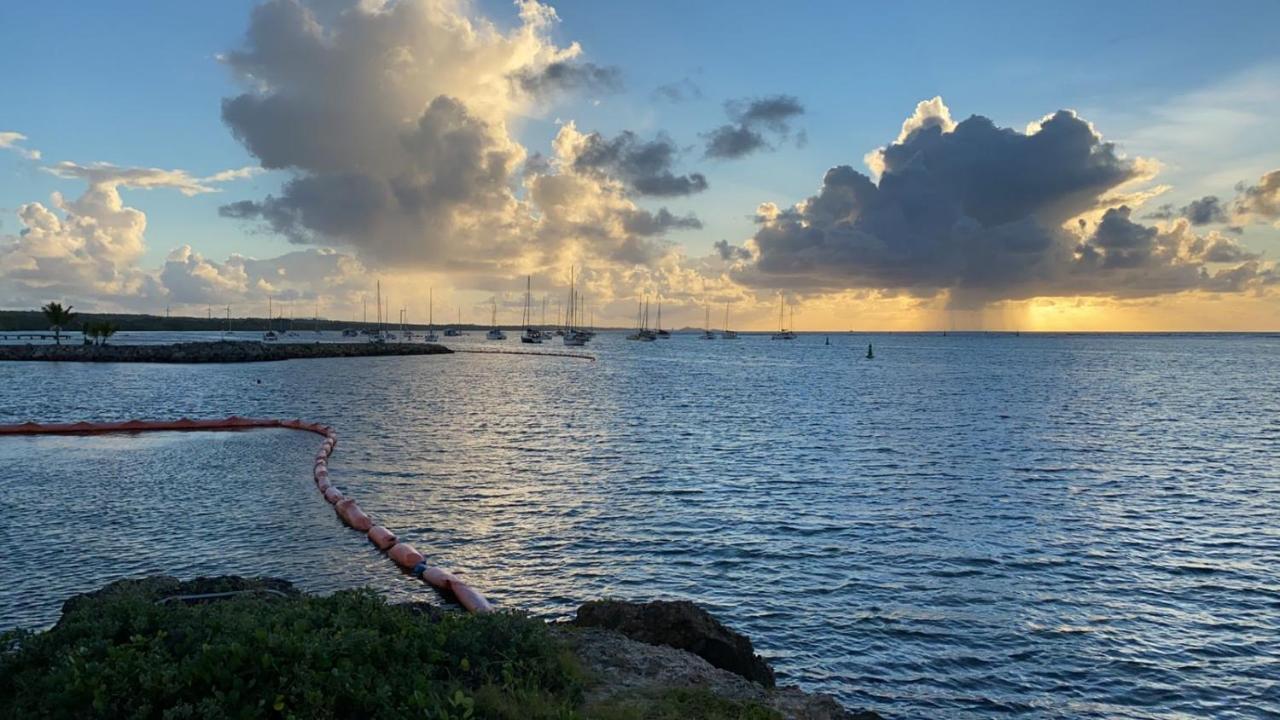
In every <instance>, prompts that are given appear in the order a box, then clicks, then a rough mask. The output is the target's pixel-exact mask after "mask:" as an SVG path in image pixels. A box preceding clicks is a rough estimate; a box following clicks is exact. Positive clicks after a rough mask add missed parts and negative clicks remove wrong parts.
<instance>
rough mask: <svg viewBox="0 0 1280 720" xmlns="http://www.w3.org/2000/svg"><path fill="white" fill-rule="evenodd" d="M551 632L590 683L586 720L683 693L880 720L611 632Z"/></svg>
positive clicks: (834, 717) (797, 716) (794, 718)
mask: <svg viewBox="0 0 1280 720" xmlns="http://www.w3.org/2000/svg"><path fill="white" fill-rule="evenodd" d="M553 632H555V633H556V635H557V636H558V637H560V638H562V639H563V640H565V641H566V642H568V643H569V646H570V648H571V649H572V650H573V654H574V656H575V657H577V658H578V660H579V661H580V662H581V663H582V666H583V669H584V670H586V671H587V676H588V677H590V678H592V679H593V682H592V683H590V684H589V685H588V686H587V688H586V692H585V698H584V700H585V707H586V713H585V716H586V717H591V716H592V712H591V710H592V708H596V707H600V706H602V705H603V706H609V705H611V704H616V700H617V699H623V700H626V701H628V702H629V704H630V705H632V706H633V707H643V706H644V705H645V703H646V698H648V697H652V696H655V695H660V694H662V693H663V692H666V691H670V690H673V689H676V688H687V689H697V690H705V691H708V692H710V693H712V694H714V695H715V696H716V697H720V698H725V699H727V700H733V701H738V702H750V703H755V704H757V705H763V706H764V707H766V708H770V709H772V710H773V711H775V712H777V713H779V714H780V715H781V716H782V717H784V718H787V720H883V718H881V716H880V715H878V714H877V713H875V712H873V711H870V710H848V709H846V708H844V707H843V706H841V705H840V703H839V702H837V701H836V699H835V698H833V697H831V696H830V695H822V694H819V693H806V692H804V691H802V690H800V689H799V688H794V687H783V688H765V687H762V686H761V685H760V684H758V683H754V682H750V681H749V680H746V679H744V678H743V677H741V676H739V675H735V674H733V673H731V672H728V671H726V670H721V669H720V668H716V667H712V666H711V663H709V662H707V661H706V660H704V659H702V658H700V657H698V656H697V655H694V654H692V653H689V652H686V651H684V650H676V649H674V648H670V647H663V646H661V645H652V644H647V643H643V642H637V641H635V640H632V639H630V638H627V637H624V636H622V635H621V634H620V633H618V632H615V631H613V630H605V629H603V628H595V627H581V628H580V627H566V626H563V625H562V626H558V627H556V628H555V629H554V630H553ZM611 701H612V702H611ZM637 716H639V714H638V713H637ZM611 717H612V716H611ZM619 717H625V716H624V715H619ZM663 717H668V716H666V715H664V716H663ZM746 717H757V716H756V715H748V716H746Z"/></svg>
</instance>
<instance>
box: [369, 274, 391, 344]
mask: <svg viewBox="0 0 1280 720" xmlns="http://www.w3.org/2000/svg"><path fill="white" fill-rule="evenodd" d="M374 304H376V305H377V306H378V313H377V315H378V329H377V330H374V331H373V332H371V333H369V342H372V343H384V342H386V341H387V334H386V333H385V332H383V331H382V281H381V280H379V281H378V294H377V296H376V297H375V298H374Z"/></svg>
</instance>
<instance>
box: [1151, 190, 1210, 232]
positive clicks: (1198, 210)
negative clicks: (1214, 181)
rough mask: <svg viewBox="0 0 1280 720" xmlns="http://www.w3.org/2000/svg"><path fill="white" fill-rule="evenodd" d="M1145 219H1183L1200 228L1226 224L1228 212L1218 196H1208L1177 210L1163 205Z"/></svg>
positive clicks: (1171, 206)
mask: <svg viewBox="0 0 1280 720" xmlns="http://www.w3.org/2000/svg"><path fill="white" fill-rule="evenodd" d="M1145 217H1147V218H1150V219H1153V220H1173V219H1175V218H1183V219H1185V220H1186V221H1187V222H1189V223H1191V224H1192V225H1197V226H1199V225H1209V224H1212V223H1224V222H1226V221H1227V211H1226V208H1224V207H1223V206H1222V202H1221V201H1220V200H1218V197H1217V196H1216V195H1206V196H1204V197H1202V198H1200V199H1199V200H1192V201H1191V202H1189V203H1187V204H1186V205H1183V206H1182V207H1181V208H1177V209H1175V208H1174V206H1173V205H1170V204H1165V205H1161V206H1160V207H1159V208H1156V210H1155V212H1152V213H1149V214H1147V215H1146V216H1145Z"/></svg>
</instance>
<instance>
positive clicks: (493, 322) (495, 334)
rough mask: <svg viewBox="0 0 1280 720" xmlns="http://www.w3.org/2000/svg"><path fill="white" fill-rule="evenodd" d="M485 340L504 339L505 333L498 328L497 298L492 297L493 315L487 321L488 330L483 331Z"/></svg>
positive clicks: (505, 337)
mask: <svg viewBox="0 0 1280 720" xmlns="http://www.w3.org/2000/svg"><path fill="white" fill-rule="evenodd" d="M484 337H485V339H486V340H506V339H507V334H506V333H504V332H502V331H501V330H499V329H498V298H497V297H495V298H494V299H493V316H492V318H491V319H490V321H489V332H487V333H485V336H484Z"/></svg>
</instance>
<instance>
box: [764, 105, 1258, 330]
mask: <svg viewBox="0 0 1280 720" xmlns="http://www.w3.org/2000/svg"><path fill="white" fill-rule="evenodd" d="M944 111H945V108H944ZM948 120H949V119H948ZM947 126H948V123H941V122H940V123H922V124H920V126H919V127H916V128H914V129H912V130H910V131H909V133H908V134H907V136H906V137H905V138H903V139H902V141H901V142H900V143H894V144H891V145H889V146H888V147H887V148H885V149H884V151H883V153H882V154H881V155H880V157H881V158H882V159H883V162H884V171H883V173H882V175H881V179H880V182H879V184H876V183H875V182H873V181H872V180H871V178H870V177H868V176H867V175H865V174H863V173H861V172H858V171H857V170H854V169H853V168H852V167H849V166H847V165H842V166H838V167H835V168H832V169H831V170H829V171H827V173H826V176H825V177H824V178H823V181H822V187H821V189H820V190H819V192H818V194H817V195H814V196H813V197H810V198H808V199H807V200H806V201H804V202H802V203H799V204H797V205H796V206H795V207H793V208H790V209H786V210H781V211H778V212H776V213H768V214H762V215H761V216H759V217H758V218H757V219H758V221H759V222H760V223H761V225H760V227H759V229H758V230H757V232H756V234H755V237H754V244H755V247H756V251H757V254H756V262H755V263H753V264H752V265H750V266H747V267H746V268H744V269H743V270H742V271H741V272H740V276H739V277H740V279H741V280H743V281H744V282H748V283H751V284H755V285H759V286H766V287H787V286H791V287H807V288H814V289H836V288H847V287H875V288H887V289H898V290H906V291H910V292H914V293H918V294H924V295H931V294H935V293H938V292H941V291H950V293H951V299H952V302H954V303H958V304H970V305H978V304H983V303H986V302H991V301H996V300H1001V299H1016V298H1025V297H1033V296H1036V295H1052V294H1057V295H1063V294H1105V295H1127V296H1143V295H1152V294H1159V293H1166V292H1178V291H1182V290H1189V289H1195V288H1201V289H1211V288H1213V287H1220V286H1221V283H1216V284H1215V282H1214V281H1213V280H1212V278H1213V277H1215V276H1210V275H1209V274H1208V273H1207V271H1204V263H1205V262H1219V261H1222V260H1219V258H1228V257H1239V258H1243V257H1245V255H1246V251H1244V250H1243V248H1240V246H1239V245H1237V244H1235V243H1234V241H1230V240H1227V239H1225V238H1221V237H1220V236H1218V242H1221V243H1224V244H1223V245H1221V246H1217V245H1216V244H1215V245H1210V244H1208V243H1205V242H1203V240H1202V239H1200V240H1201V243H1200V246H1199V247H1192V245H1193V244H1194V243H1193V241H1194V240H1197V239H1198V238H1196V236H1195V235H1194V234H1193V233H1191V232H1190V231H1188V230H1186V226H1185V225H1183V226H1181V227H1180V228H1175V229H1173V230H1170V231H1168V232H1167V233H1162V232H1161V231H1160V230H1158V229H1157V228H1153V227H1147V226H1144V225H1141V224H1139V223H1136V222H1134V221H1132V220H1131V219H1130V215H1131V212H1130V209H1129V208H1127V207H1121V208H1112V209H1110V210H1107V211H1106V212H1105V213H1104V214H1103V215H1102V218H1101V221H1100V222H1099V223H1098V224H1097V226H1096V227H1095V228H1094V229H1093V231H1092V232H1091V233H1090V232H1088V224H1087V223H1086V222H1085V221H1084V220H1080V223H1079V224H1080V227H1081V232H1080V233H1078V234H1077V233H1072V232H1068V231H1066V230H1064V229H1063V226H1064V225H1065V224H1066V223H1067V221H1068V220H1071V219H1072V218H1074V217H1076V216H1079V215H1081V214H1082V213H1087V212H1090V211H1096V210H1097V209H1099V208H1101V207H1104V206H1105V201H1104V200H1103V198H1104V197H1105V196H1107V195H1108V194H1109V193H1111V192H1112V191H1113V190H1115V188H1117V187H1119V186H1121V185H1123V184H1125V183H1126V182H1129V181H1132V180H1135V179H1139V178H1142V177H1144V172H1145V170H1144V168H1143V167H1142V165H1141V164H1140V163H1138V162H1135V161H1132V160H1128V159H1126V158H1124V157H1123V156H1121V155H1120V154H1119V153H1118V152H1117V150H1116V148H1115V147H1114V146H1113V145H1112V144H1111V143H1107V142H1104V141H1102V139H1101V138H1100V137H1099V136H1098V135H1097V134H1096V133H1095V132H1094V131H1093V130H1092V128H1091V127H1090V126H1089V124H1088V123H1087V122H1085V121H1084V120H1082V119H1080V118H1078V117H1076V116H1075V115H1074V114H1073V113H1071V112H1067V111H1060V112H1058V113H1056V114H1054V115H1052V116H1051V117H1048V118H1046V119H1045V120H1044V121H1043V122H1042V123H1041V125H1040V126H1039V128H1038V129H1037V130H1036V131H1035V132H1032V133H1031V134H1023V133H1021V132H1017V131H1015V130H1011V129H1008V128H999V127H997V126H996V125H995V124H994V123H992V122H991V121H990V120H988V119H986V118H984V117H980V116H974V117H971V118H969V119H968V120H965V121H964V122H961V123H960V124H959V125H956V126H955V127H954V130H952V131H951V132H947V131H946V130H945V127H947ZM1209 255H1212V257H1213V258H1214V259H1212V260H1211V259H1209ZM1202 271H1203V272H1202Z"/></svg>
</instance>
